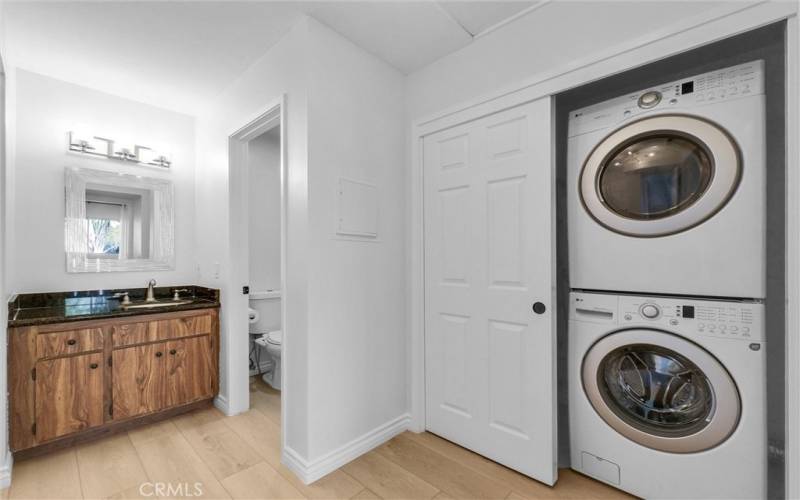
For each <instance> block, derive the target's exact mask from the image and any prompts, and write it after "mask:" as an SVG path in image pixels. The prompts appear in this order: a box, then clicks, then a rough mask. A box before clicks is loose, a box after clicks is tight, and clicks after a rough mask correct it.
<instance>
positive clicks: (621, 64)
mask: <svg viewBox="0 0 800 500" xmlns="http://www.w3.org/2000/svg"><path fill="white" fill-rule="evenodd" d="M797 14H798V5H797V2H762V3H758V4H738V3H735V4H733V5H730V4H728V5H722V6H720V7H716V8H714V9H711V10H709V11H707V12H705V13H702V14H700V15H697V16H694V17H692V18H690V19H687V20H684V21H683V22H681V23H677V24H675V25H672V26H669V27H668V28H666V29H662V30H656V31H654V32H651V33H649V34H648V35H646V36H645V37H642V38H640V39H636V40H631V41H629V42H627V43H624V44H621V45H618V46H615V47H612V48H610V49H607V50H605V51H602V52H599V53H596V54H593V55H591V56H589V57H587V58H585V59H582V60H577V61H572V62H570V63H568V64H567V65H565V66H563V67H560V68H557V69H555V70H551V71H548V72H545V73H543V74H539V75H536V76H534V77H532V78H530V79H528V80H526V81H523V82H519V83H517V84H515V85H512V86H510V87H508V88H505V89H501V90H499V91H496V92H492V93H489V94H487V95H483V96H479V97H477V98H475V99H472V100H470V101H467V102H464V103H462V104H459V105H457V106H454V107H452V108H449V109H445V110H443V111H441V112H439V113H436V114H434V115H431V116H427V117H424V118H421V119H418V120H414V121H413V122H412V124H411V137H412V141H411V147H412V154H411V161H412V168H411V204H410V210H409V220H410V223H409V226H410V235H409V236H410V237H409V245H410V248H409V256H410V257H409V264H410V267H411V277H410V289H411V297H410V301H409V325H410V329H411V331H410V354H409V367H408V369H409V401H410V406H411V408H410V413H411V423H410V425H409V428H410V429H411V430H413V431H415V432H422V431H424V430H425V274H424V272H425V260H424V255H425V241H424V206H423V193H424V190H423V187H424V179H423V157H422V140H423V138H424V137H425V136H426V135H429V134H432V133H434V132H437V131H439V130H444V129H447V128H450V127H453V126H455V125H458V124H461V123H465V122H468V121H471V120H475V119H477V118H481V117H483V116H487V115H490V114H493V113H496V112H498V111H502V110H504V109H508V108H512V107H515V106H518V105H520V104H524V103H526V102H530V101H533V100H535V99H538V98H540V97H544V96H547V95H555V94H558V93H560V92H563V91H565V90H568V89H570V88H574V87H577V86H580V85H583V84H586V83H589V82H592V81H595V80H599V79H601V78H605V77H607V76H611V75H614V74H617V73H621V72H623V71H626V70H629V69H632V68H635V67H638V66H641V65H644V64H647V63H651V62H654V61H658V60H660V59H664V58H666V57H669V56H672V55H676V54H679V53H682V52H686V51H688V50H691V49H694V48H697V47H700V46H703V45H707V44H709V43H712V42H715V41H719V40H722V39H725V38H729V37H731V36H734V35H737V34H740V33H743V32H746V31H750V30H752V29H755V28H759V27H761V26H765V25H767V24H771V23H774V22H778V21H781V20H788V26H787V29H788V33H787V43H788V45H789V47H787V59H788V66H787V93H788V96H787V97H788V101H787V105H788V106H787V110H788V112H787V131H786V133H787V137H795V138H796V140H795V141H792V140H789V141H787V142H788V150H787V197H788V206H787V210H788V212H787V217H786V224H787V227H786V231H787V232H786V234H787V254H786V256H787V268H786V273H787V276H786V283H787V325H786V331H787V343H786V347H787V349H786V352H787V354H786V356H787V364H786V387H787V391H786V392H787V394H786V397H787V403H786V425H787V429H786V450H785V452H786V465H785V470H786V471H787V482H786V494H787V498H800V477H798V476H800V474H796V473H793V474H788V472H789V471H797V470H800V339H796V338H794V337H793V335H789V332H794V333H795V334H796V333H797V332H798V331H800V202H798V197H800V146H798V140H800V123H798V121H799V120H800V102H799V101H800V99H799V98H798V97H797V94H798V81H799V80H800V76H798V61H797V59H798V57H800V47H798V46H797V45H798V30H799V29H800V27H798V20H797ZM789 89H793V92H789ZM788 388H792V390H789V389H788Z"/></svg>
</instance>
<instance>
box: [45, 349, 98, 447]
mask: <svg viewBox="0 0 800 500" xmlns="http://www.w3.org/2000/svg"><path fill="white" fill-rule="evenodd" d="M35 399H36V403H35V404H36V410H35V411H36V440H37V442H40V443H41V442H44V441H48V440H50V439H53V438H57V437H59V436H64V435H66V434H70V433H73V432H77V431H80V430H83V429H87V428H89V427H94V426H96V425H100V424H102V423H103V354H102V353H99V352H98V353H94V354H83V355H79V356H71V357H66V358H56V359H48V360H44V361H39V362H38V363H36V398H35Z"/></svg>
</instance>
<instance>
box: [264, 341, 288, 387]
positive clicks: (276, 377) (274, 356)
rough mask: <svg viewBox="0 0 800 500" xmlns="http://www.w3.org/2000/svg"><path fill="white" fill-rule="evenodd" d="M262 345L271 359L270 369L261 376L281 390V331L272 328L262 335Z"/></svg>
mask: <svg viewBox="0 0 800 500" xmlns="http://www.w3.org/2000/svg"><path fill="white" fill-rule="evenodd" d="M261 338H262V339H263V340H264V345H266V348H267V354H269V358H270V361H272V369H271V370H270V371H269V372H267V373H265V374H264V375H263V376H262V377H261V378H262V379H264V382H266V383H268V384H269V385H270V386H271V387H272V388H273V389H275V390H278V391H280V390H281V344H282V343H283V332H281V330H274V331H271V332H269V333H267V334H265V335H264V336H263V337H261Z"/></svg>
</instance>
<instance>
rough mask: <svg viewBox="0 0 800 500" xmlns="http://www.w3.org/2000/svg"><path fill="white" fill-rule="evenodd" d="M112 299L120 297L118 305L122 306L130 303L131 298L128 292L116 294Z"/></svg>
mask: <svg viewBox="0 0 800 500" xmlns="http://www.w3.org/2000/svg"><path fill="white" fill-rule="evenodd" d="M112 297H113V298H115V299H118V298H120V297H122V300H121V301H120V304H122V305H124V306H125V305H128V304H130V303H131V297H130V295H128V292H117V293H115V294H114V295H112Z"/></svg>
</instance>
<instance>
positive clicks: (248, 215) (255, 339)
mask: <svg viewBox="0 0 800 500" xmlns="http://www.w3.org/2000/svg"><path fill="white" fill-rule="evenodd" d="M283 116H284V100H283V99H281V100H280V101H279V102H276V103H275V105H273V106H271V107H269V108H268V109H267V111H265V112H263V113H262V114H260V115H259V116H258V117H256V118H255V119H254V120H252V121H251V122H249V123H247V124H246V125H244V126H243V127H242V128H240V129H239V130H237V131H236V132H234V133H233V134H231V136H230V139H229V156H230V158H229V159H230V163H229V179H230V185H229V204H230V205H229V206H230V213H229V223H230V226H229V228H230V232H229V238H230V247H229V248H230V252H231V255H230V263H231V264H230V265H231V269H230V275H229V280H228V283H227V285H228V293H227V294H226V303H227V304H226V305H227V308H226V312H227V316H228V317H227V318H226V319H225V321H226V323H227V325H228V335H227V350H226V351H227V353H225V352H223V358H224V360H223V363H227V367H225V369H224V370H223V372H224V373H226V374H227V375H228V377H229V378H228V380H227V384H226V385H227V390H228V393H227V395H228V401H226V402H223V403H226V404H227V408H226V410H227V411H226V413H228V414H236V413H242V412H245V411H248V410H252V413H253V415H254V416H255V417H258V418H260V419H261V420H262V422H263V423H264V426H269V427H270V428H272V429H273V430H274V431H275V433H276V434H278V433H281V434H282V432H281V431H282V429H281V422H282V420H283V419H282V418H281V412H282V409H283V406H284V405H283V404H282V401H283V402H285V397H284V396H285V394H284V392H283V390H282V389H283V388H284V387H285V385H284V383H283V382H284V379H285V376H284V374H285V366H284V363H282V357H283V356H282V354H283V352H284V349H285V345H284V342H283V332H284V331H285V329H284V328H283V318H284V317H285V304H286V301H285V294H284V293H283V290H284V286H283V284H284V283H285V278H286V272H285V263H286V259H285V256H286V251H285V241H286V238H285V234H286V223H285V220H286V218H285V214H286V209H285V200H286V196H285V179H286V161H285V144H286V142H285V140H286V138H285V130H286V127H285V124H284V121H283ZM224 351H225V350H224ZM276 437H277V436H276ZM276 441H277V439H276ZM281 441H282V439H281Z"/></svg>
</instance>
